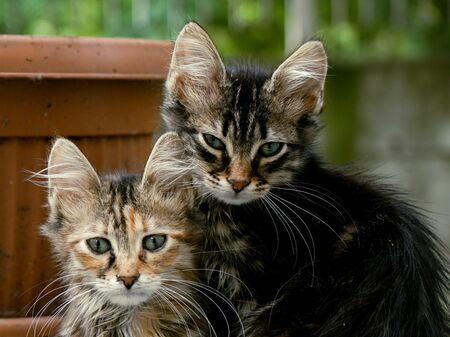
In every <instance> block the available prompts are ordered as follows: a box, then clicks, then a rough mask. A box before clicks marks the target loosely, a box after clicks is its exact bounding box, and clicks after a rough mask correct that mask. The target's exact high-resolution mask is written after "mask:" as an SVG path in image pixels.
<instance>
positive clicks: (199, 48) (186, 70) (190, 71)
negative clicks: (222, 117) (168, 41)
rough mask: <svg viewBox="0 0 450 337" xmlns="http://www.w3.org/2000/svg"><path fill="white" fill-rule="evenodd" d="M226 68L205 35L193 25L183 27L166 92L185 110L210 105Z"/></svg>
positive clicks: (218, 92) (192, 23) (217, 95)
mask: <svg viewBox="0 0 450 337" xmlns="http://www.w3.org/2000/svg"><path fill="white" fill-rule="evenodd" d="M224 79H225V67H224V65H223V63H222V60H221V59H220V56H219V53H218V52H217V49H216V47H214V44H213V43H212V41H211V39H210V38H209V36H208V34H207V33H206V32H205V31H204V30H203V29H202V28H201V27H200V26H199V25H197V24H196V23H195V22H190V23H188V24H186V25H185V26H184V27H183V29H182V30H181V32H180V34H179V35H178V37H177V39H176V41H175V46H174V49H173V53H172V60H171V63H170V69H169V74H168V77H167V81H166V90H167V93H168V94H169V96H170V99H172V100H177V101H178V102H179V103H181V104H182V105H183V106H185V107H186V108H189V107H193V108H197V107H198V106H199V105H200V106H201V105H204V104H213V103H214V102H215V100H216V99H218V97H220V87H221V85H222V83H223V81H224Z"/></svg>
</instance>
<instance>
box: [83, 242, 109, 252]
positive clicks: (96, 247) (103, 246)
mask: <svg viewBox="0 0 450 337" xmlns="http://www.w3.org/2000/svg"><path fill="white" fill-rule="evenodd" d="M86 242H87V244H88V246H89V248H90V249H91V250H92V251H93V252H94V253H96V254H105V253H106V252H108V251H110V250H111V243H110V242H109V241H108V240H107V239H104V238H92V239H88V240H86Z"/></svg>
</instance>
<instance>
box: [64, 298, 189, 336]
mask: <svg viewBox="0 0 450 337" xmlns="http://www.w3.org/2000/svg"><path fill="white" fill-rule="evenodd" d="M72 298H75V300H74V301H72V302H71V304H70V305H69V307H68V309H67V312H66V313H65V315H64V320H63V322H62V325H61V329H60V333H59V336H61V337H162V336H173V335H176V336H184V335H186V333H187V332H186V329H187V324H186V323H185V322H184V323H185V326H184V325H183V323H182V322H183V317H178V316H176V315H175V314H174V313H173V311H172V310H171V309H168V308H167V309H166V308H164V307H162V306H161V305H158V304H155V305H152V304H149V303H146V304H144V305H141V306H137V307H120V306H117V305H112V304H108V303H105V302H104V301H102V300H101V299H99V297H98V296H92V294H90V293H89V292H88V293H87V294H86V291H85V292H83V291H81V292H80V294H78V295H75V296H74V297H72ZM155 302H156V303H159V302H158V301H155ZM171 305H172V306H174V308H176V307H178V306H179V305H180V304H179V303H171ZM180 312H182V311H180Z"/></svg>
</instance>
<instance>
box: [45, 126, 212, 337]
mask: <svg viewBox="0 0 450 337" xmlns="http://www.w3.org/2000/svg"><path fill="white" fill-rule="evenodd" d="M180 149H181V151H180ZM177 153H182V147H181V145H180V142H179V141H178V140H177V138H176V137H175V136H174V135H173V134H166V135H164V136H163V137H162V138H161V139H160V140H159V141H158V143H157V145H155V148H154V149H153V152H152V154H151V156H150V158H149V160H148V162H147V165H146V167H145V171H144V173H143V175H142V176H140V175H131V174H115V175H110V176H101V177H99V176H98V175H97V173H96V172H95V171H94V169H93V168H92V166H91V164H90V163H89V162H88V160H87V159H86V157H85V156H84V155H83V154H82V153H81V152H80V150H79V149H78V148H77V147H76V146H75V145H74V144H73V143H72V142H70V141H69V140H66V139H63V138H60V139H58V140H57V141H56V142H55V143H54V145H53V147H52V149H51V153H50V156H49V160H48V169H47V174H45V175H40V177H41V178H48V202H49V208H50V209H49V216H48V220H47V222H46V223H45V224H44V225H43V228H42V231H43V233H44V235H45V236H46V237H47V238H48V239H49V240H50V242H51V244H52V248H53V252H54V255H55V257H56V258H57V261H58V263H59V266H60V268H61V269H62V275H61V277H60V280H61V281H62V282H63V284H64V285H65V286H64V287H63V289H64V292H63V296H64V302H63V304H62V305H61V306H60V308H59V310H58V311H57V312H56V314H58V315H62V317H63V320H62V325H61V327H60V330H59V336H64V337H94V336H96V337H97V336H102V337H109V336H111V337H128V336H129V337H150V336H151V337H156V336H158V337H162V336H177V337H180V336H203V335H206V334H207V332H208V331H207V330H206V331H205V330H204V329H205V325H204V323H205V319H206V316H205V312H204V310H203V308H202V307H201V305H200V303H199V302H198V297H197V295H196V292H195V291H194V290H195V287H196V284H197V275H196V271H195V268H196V258H195V254H194V253H193V251H194V249H195V247H196V246H197V245H198V242H199V239H200V233H201V232H200V231H199V228H197V225H196V223H197V222H198V221H199V219H197V218H196V217H197V215H196V213H195V212H193V203H192V200H193V199H194V196H193V191H192V189H191V190H189V189H186V188H183V187H182V186H183V184H186V183H187V181H188V176H186V175H185V173H186V170H185V168H184V166H181V165H180V164H183V163H182V162H180V161H179V160H177V159H174V158H173V157H172V156H174V155H175V156H176V155H177ZM194 318H195V319H194Z"/></svg>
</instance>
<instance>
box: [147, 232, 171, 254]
mask: <svg viewBox="0 0 450 337" xmlns="http://www.w3.org/2000/svg"><path fill="white" fill-rule="evenodd" d="M166 239H167V235H165V234H157V235H148V236H146V237H145V238H144V241H143V246H144V249H147V250H148V251H150V252H154V251H156V250H158V249H160V248H162V247H163V246H164V244H165V243H166Z"/></svg>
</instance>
